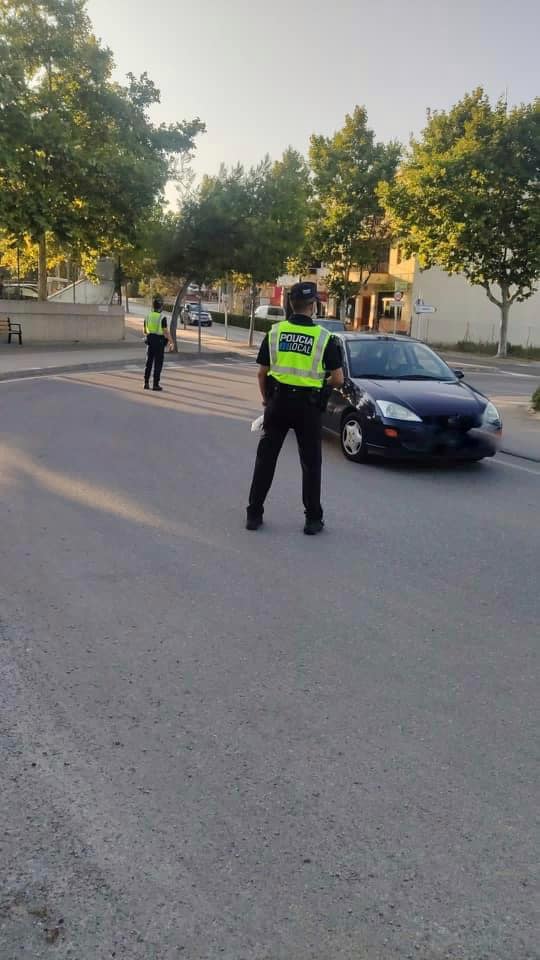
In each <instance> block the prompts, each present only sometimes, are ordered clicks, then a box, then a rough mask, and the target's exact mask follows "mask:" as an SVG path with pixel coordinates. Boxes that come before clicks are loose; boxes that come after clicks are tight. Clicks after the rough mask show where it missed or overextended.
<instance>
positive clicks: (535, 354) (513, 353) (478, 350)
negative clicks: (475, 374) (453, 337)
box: [431, 340, 540, 360]
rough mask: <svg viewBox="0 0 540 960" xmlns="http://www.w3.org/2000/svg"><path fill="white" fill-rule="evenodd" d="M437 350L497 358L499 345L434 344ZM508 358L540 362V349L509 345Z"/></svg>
mask: <svg viewBox="0 0 540 960" xmlns="http://www.w3.org/2000/svg"><path fill="white" fill-rule="evenodd" d="M431 346H432V347H435V349H437V350H448V351H454V350H455V351H457V352H459V353H474V354H477V355H478V356H485V357H495V356H496V355H497V347H498V344H496V343H491V342H489V341H486V340H484V341H478V342H477V341H473V340H458V342H457V343H432V344H431ZM508 356H509V357H516V359H520V360H540V347H521V346H519V345H518V344H513V343H509V344H508Z"/></svg>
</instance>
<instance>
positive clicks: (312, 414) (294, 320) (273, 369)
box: [246, 282, 343, 536]
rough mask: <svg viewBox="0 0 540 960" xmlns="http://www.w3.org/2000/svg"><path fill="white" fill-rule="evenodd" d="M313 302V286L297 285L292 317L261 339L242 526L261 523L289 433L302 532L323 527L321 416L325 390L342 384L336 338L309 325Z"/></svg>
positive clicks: (254, 526)
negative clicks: (252, 457)
mask: <svg viewBox="0 0 540 960" xmlns="http://www.w3.org/2000/svg"><path fill="white" fill-rule="evenodd" d="M317 300H318V296H317V286H316V284H314V283H308V282H305V283H296V284H295V285H294V286H293V287H292V289H291V292H290V301H291V307H292V309H293V311H294V312H293V314H292V316H291V318H290V319H289V320H285V321H282V322H280V323H276V324H275V325H274V326H273V327H272V329H271V330H270V332H269V333H268V334H267V335H266V337H265V339H264V341H263V343H262V345H261V348H260V350H259V355H258V357H257V362H258V364H259V372H258V380H259V387H260V390H261V394H262V397H263V405H264V407H265V413H264V430H263V436H262V438H261V441H260V443H259V447H258V450H257V460H256V463H255V472H254V475H253V482H252V485H251V491H250V494H249V504H248V508H247V522H246V528H247V529H248V530H257V529H258V528H259V527H260V526H261V524H262V522H263V512H264V501H265V499H266V496H267V494H268V491H269V490H270V487H271V485H272V480H273V478H274V471H275V469H276V463H277V459H278V456H279V452H280V450H281V447H282V446H283V441H284V440H285V437H286V436H287V433H288V432H289V430H290V429H292V430H294V432H295V434H296V440H297V443H298V452H299V454H300V463H301V466H302V496H303V501H304V510H305V516H306V522H305V526H304V533H306V534H308V535H310V536H313V535H314V534H317V533H320V532H321V530H322V529H323V526H324V524H323V511H322V506H321V414H322V410H323V406H324V402H323V395H324V391H325V389H326V387H338V386H341V384H342V383H343V370H342V365H341V352H340V349H339V345H338V343H337V342H336V340H335V338H334V337H332V336H331V335H330V334H329V333H328V331H327V330H324V329H323V327H320V326H318V325H317V323H316V322H315V323H314V322H313V314H314V311H315V304H316V302H317Z"/></svg>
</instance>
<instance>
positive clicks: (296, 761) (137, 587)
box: [0, 362, 540, 960]
mask: <svg viewBox="0 0 540 960" xmlns="http://www.w3.org/2000/svg"><path fill="white" fill-rule="evenodd" d="M164 385H165V387H166V388H167V392H166V393H163V394H162V395H155V394H152V393H150V394H148V393H144V392H143V391H142V390H141V372H140V370H132V369H126V370H124V371H109V372H106V373H86V374H83V373H81V374H78V375H70V376H64V377H57V378H42V379H36V380H33V381H25V382H13V383H3V384H0V402H1V407H0V409H1V412H2V417H1V420H0V431H1V440H2V444H1V448H0V491H1V499H0V512H1V530H2V547H3V549H2V551H1V552H0V601H1V605H0V637H1V640H2V642H1V645H0V674H1V676H0V708H1V709H0V716H1V724H2V726H1V736H0V745H1V749H2V755H3V756H2V763H1V770H2V791H1V806H2V809H1V810H0V824H1V829H0V863H1V864H2V869H1V872H0V882H1V883H2V893H1V896H0V956H1V957H2V960H40V958H44V957H47V958H48V957H50V956H53V955H54V956H55V957H58V958H76V960H105V958H109V957H116V958H122V960H173V958H177V957H185V958H188V960H203V958H206V960H217V958H222V957H224V958H226V960H407V958H410V957H413V958H420V960H450V958H452V960H454V958H459V960H538V958H539V957H540V952H539V950H540V948H539V937H538V929H539V916H538V909H537V908H538V886H537V882H538V874H537V866H538V857H537V853H538V817H537V814H538V796H539V791H538V779H537V773H538V766H537V761H538V675H537V666H538V661H537V658H538V653H537V650H538V633H539V630H538V621H539V613H540V601H539V595H538V565H539V558H540V547H539V543H540V538H539V532H540V531H539V526H540V522H539V512H538V502H539V494H540V467H539V466H536V465H534V464H530V465H526V464H524V463H522V462H518V461H516V460H512V459H511V458H504V457H503V458H500V459H499V460H497V461H495V462H489V463H485V464H480V465H474V466H470V467H466V468H459V469H448V470H445V469H435V470H434V469H426V468H414V467H410V466H407V467H402V468H398V467H391V466H384V465H370V466H357V465H353V464H349V463H347V462H346V461H345V460H344V459H343V458H342V456H341V453H340V452H339V449H338V447H337V444H336V443H335V442H334V441H333V440H331V439H330V440H328V441H327V442H326V443H325V472H324V491H325V495H324V499H325V506H326V511H327V530H326V531H325V533H324V534H323V535H322V536H321V537H319V538H314V539H311V538H307V537H304V536H303V535H302V514H301V504H300V484H299V467H298V464H297V457H296V451H295V448H294V444H293V442H292V440H291V442H290V443H289V442H287V444H286V446H285V448H284V451H283V454H282V458H281V461H280V464H279V468H278V474H277V477H276V482H275V486H274V490H273V493H272V496H271V499H270V501H269V504H268V511H267V519H268V522H267V526H266V527H265V528H264V529H263V530H261V531H259V532H258V533H256V534H248V533H247V532H246V531H245V530H244V529H243V522H244V505H245V500H246V495H247V490H248V486H249V481H250V473H251V468H252V462H253V458H254V453H255V443H256V440H255V438H254V437H253V436H252V435H251V434H250V432H249V423H250V420H251V419H252V417H253V416H254V415H255V413H256V412H257V410H258V408H257V403H256V391H255V388H254V385H253V368H252V366H251V365H248V364H243V363H241V362H237V363H225V362H224V363H221V364H220V363H208V364H201V365H198V364H192V365H191V366H189V365H186V366H177V367H175V368H174V369H172V368H169V369H168V370H167V369H166V371H165V376H164Z"/></svg>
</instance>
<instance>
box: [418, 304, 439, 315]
mask: <svg viewBox="0 0 540 960" xmlns="http://www.w3.org/2000/svg"><path fill="white" fill-rule="evenodd" d="M414 312H415V313H437V307H430V305H429V304H428V303H415V305H414Z"/></svg>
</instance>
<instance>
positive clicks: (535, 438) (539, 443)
mask: <svg viewBox="0 0 540 960" xmlns="http://www.w3.org/2000/svg"><path fill="white" fill-rule="evenodd" d="M499 409H500V410H501V413H502V418H503V438H502V444H501V453H509V454H511V455H512V456H514V457H523V458H525V459H527V460H534V461H535V462H536V463H540V413H534V412H532V411H531V408H530V405H529V404H528V403H524V402H523V400H522V399H517V398H516V400H515V401H510V400H509V401H507V402H505V403H503V404H501V403H499Z"/></svg>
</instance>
